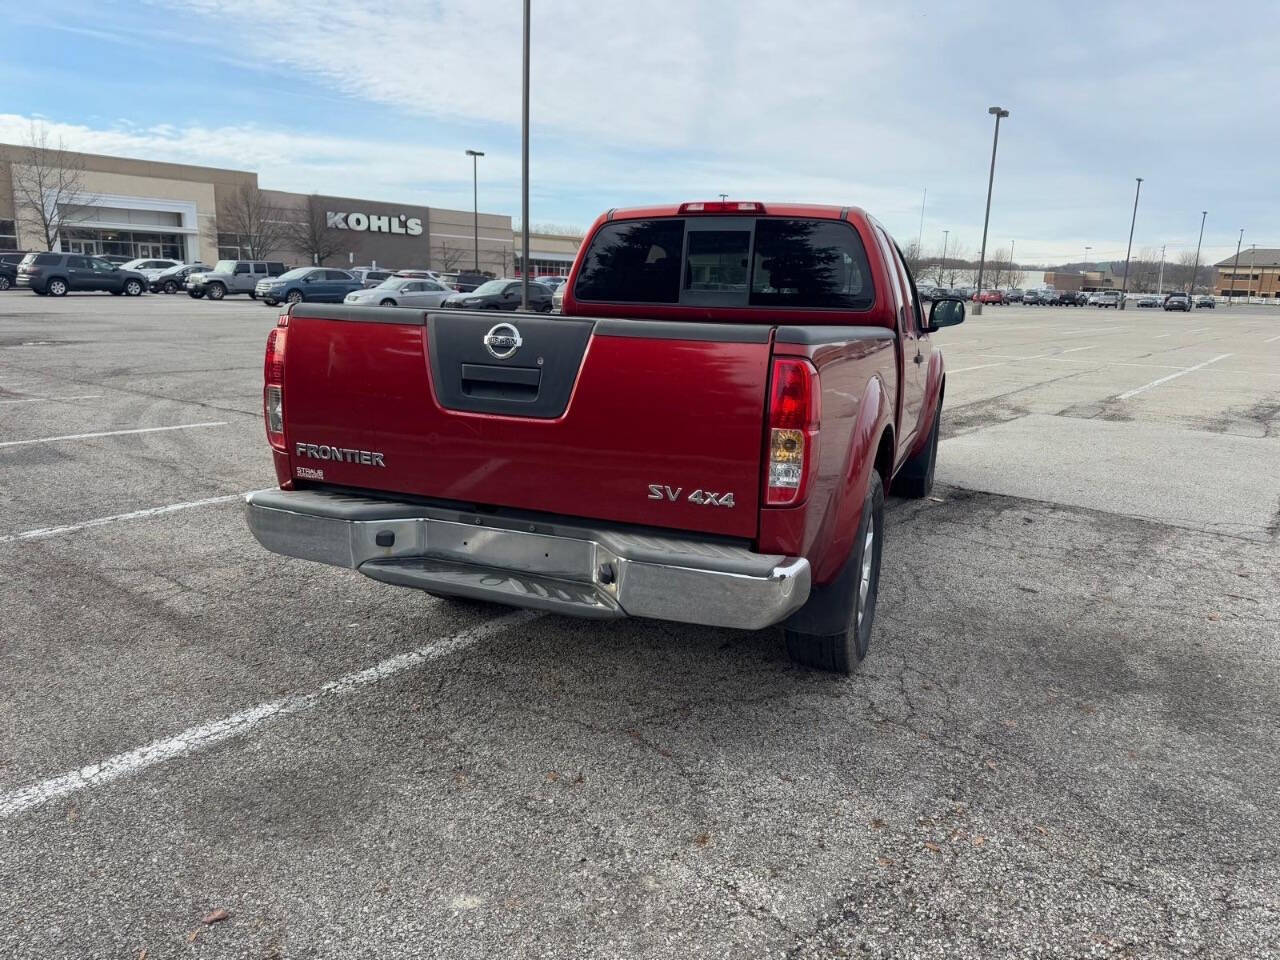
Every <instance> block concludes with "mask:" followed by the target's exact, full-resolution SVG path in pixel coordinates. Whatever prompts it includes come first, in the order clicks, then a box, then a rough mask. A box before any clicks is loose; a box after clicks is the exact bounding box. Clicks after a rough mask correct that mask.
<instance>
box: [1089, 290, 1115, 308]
mask: <svg viewBox="0 0 1280 960" xmlns="http://www.w3.org/2000/svg"><path fill="white" fill-rule="evenodd" d="M1093 305H1094V306H1095V307H1097V308H1098V309H1102V308H1104V307H1115V308H1116V309H1119V308H1120V291H1119V290H1100V291H1099V292H1098V299H1097V300H1095V301H1094V304H1093Z"/></svg>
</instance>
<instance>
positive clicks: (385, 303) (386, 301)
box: [378, 297, 396, 307]
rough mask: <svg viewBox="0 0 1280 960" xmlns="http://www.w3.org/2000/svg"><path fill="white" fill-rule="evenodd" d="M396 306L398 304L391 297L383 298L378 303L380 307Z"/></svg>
mask: <svg viewBox="0 0 1280 960" xmlns="http://www.w3.org/2000/svg"><path fill="white" fill-rule="evenodd" d="M395 305H396V302H395V301H394V300H392V299H391V298H390V297H383V298H382V299H381V300H379V301H378V306H380V307H394V306H395Z"/></svg>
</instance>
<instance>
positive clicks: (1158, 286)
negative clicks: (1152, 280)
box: [1156, 243, 1165, 297]
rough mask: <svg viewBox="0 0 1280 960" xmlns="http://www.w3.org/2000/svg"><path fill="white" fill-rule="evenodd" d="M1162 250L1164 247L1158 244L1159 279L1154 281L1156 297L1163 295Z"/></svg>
mask: <svg viewBox="0 0 1280 960" xmlns="http://www.w3.org/2000/svg"><path fill="white" fill-rule="evenodd" d="M1164 248H1165V245H1164V244H1163V243H1162V244H1160V279H1159V280H1157V281H1156V296H1157V297H1159V296H1163V295H1164Z"/></svg>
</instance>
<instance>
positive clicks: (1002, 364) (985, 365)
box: [947, 343, 1098, 373]
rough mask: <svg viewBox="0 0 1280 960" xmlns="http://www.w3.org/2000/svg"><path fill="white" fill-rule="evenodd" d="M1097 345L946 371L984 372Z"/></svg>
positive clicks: (1090, 348) (1096, 345) (1093, 347)
mask: <svg viewBox="0 0 1280 960" xmlns="http://www.w3.org/2000/svg"><path fill="white" fill-rule="evenodd" d="M1097 347H1098V344H1096V343H1091V344H1089V346H1087V347H1072V348H1071V349H1070V350H1059V351H1058V353H1037V354H1033V355H1032V356H1029V357H1014V358H1012V359H1009V360H998V361H996V362H995V363H980V364H978V365H977V366H975V367H961V368H960V369H958V370H948V371H947V372H948V373H968V372H969V371H970V370H985V369H987V368H988V367H1003V366H1006V365H1007V364H1010V363H1018V362H1019V361H1022V360H1043V359H1044V358H1045V357H1056V356H1058V355H1059V354H1063V353H1079V352H1080V351H1081V350H1095V349H1097Z"/></svg>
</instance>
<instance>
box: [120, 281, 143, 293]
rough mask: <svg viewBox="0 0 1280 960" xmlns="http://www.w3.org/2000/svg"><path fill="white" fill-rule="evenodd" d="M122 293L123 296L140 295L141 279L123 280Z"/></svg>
mask: <svg viewBox="0 0 1280 960" xmlns="http://www.w3.org/2000/svg"><path fill="white" fill-rule="evenodd" d="M124 293H125V296H129V297H140V296H142V281H141V280H126V281H125V282H124Z"/></svg>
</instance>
